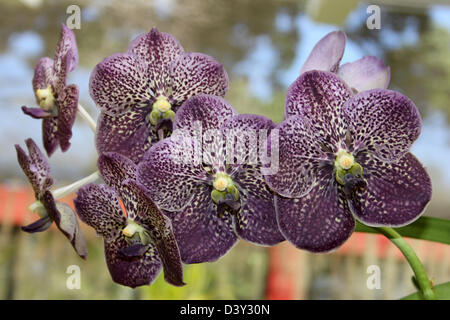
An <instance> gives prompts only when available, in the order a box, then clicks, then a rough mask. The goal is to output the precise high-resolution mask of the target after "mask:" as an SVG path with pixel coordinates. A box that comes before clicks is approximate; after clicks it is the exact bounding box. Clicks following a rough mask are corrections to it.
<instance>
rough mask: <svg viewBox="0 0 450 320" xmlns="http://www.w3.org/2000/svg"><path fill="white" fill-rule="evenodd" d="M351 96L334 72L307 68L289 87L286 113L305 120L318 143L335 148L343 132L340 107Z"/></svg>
mask: <svg viewBox="0 0 450 320" xmlns="http://www.w3.org/2000/svg"><path fill="white" fill-rule="evenodd" d="M351 95H352V93H351V91H350V89H349V87H348V86H347V85H346V84H345V83H344V82H343V81H342V80H341V79H340V78H339V77H338V76H336V75H335V74H334V73H331V72H324V71H309V72H306V73H304V74H303V75H301V76H300V77H299V78H298V79H297V80H295V82H294V83H293V84H292V85H291V86H290V87H289V89H288V93H287V95H286V106H285V116H286V118H288V117H290V116H292V115H300V116H302V117H304V118H306V119H308V120H309V122H310V123H311V125H312V126H313V128H314V131H315V133H316V136H317V138H318V140H319V142H321V143H324V144H327V145H328V147H329V148H332V149H333V151H337V148H338V147H340V146H341V144H342V143H343V141H344V140H345V134H346V128H345V123H344V121H343V108H342V106H343V105H344V103H345V102H346V101H347V100H348V99H349V98H350V96H351Z"/></svg>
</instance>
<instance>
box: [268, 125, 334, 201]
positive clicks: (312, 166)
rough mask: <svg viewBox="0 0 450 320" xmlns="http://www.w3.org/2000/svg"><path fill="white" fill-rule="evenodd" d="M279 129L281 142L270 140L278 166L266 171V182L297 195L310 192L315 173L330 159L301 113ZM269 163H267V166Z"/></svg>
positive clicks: (291, 195) (284, 194) (269, 144)
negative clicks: (271, 172)
mask: <svg viewBox="0 0 450 320" xmlns="http://www.w3.org/2000/svg"><path fill="white" fill-rule="evenodd" d="M275 130H278V132H279V142H278V141H276V140H275V142H278V145H277V144H276V143H275V145H273V142H272V139H270V140H269V141H268V148H267V149H268V152H269V154H271V153H274V152H276V151H277V150H275V148H278V153H279V166H278V170H276V168H274V169H275V170H274V173H273V174H266V175H265V180H266V183H267V185H268V186H269V187H270V189H272V190H273V191H275V192H276V193H278V194H280V195H282V196H284V197H288V198H295V197H301V196H303V195H305V194H307V193H308V192H309V191H310V190H311V188H312V186H313V183H314V181H315V180H316V172H317V170H318V168H319V167H320V166H321V165H323V163H325V162H326V161H327V159H328V156H327V154H326V153H325V152H324V151H323V150H322V149H321V147H320V144H319V143H318V142H317V139H316V137H315V135H314V132H313V131H312V130H313V129H311V128H310V125H309V124H308V123H305V121H304V119H302V118H301V117H299V116H293V117H290V118H288V119H286V120H285V121H283V122H282V123H281V124H280V125H279V126H278V127H277V128H275V129H274V130H272V132H271V135H273V134H274V133H275V132H277V131H275ZM269 165H270V164H268V165H265V167H268V166H269Z"/></svg>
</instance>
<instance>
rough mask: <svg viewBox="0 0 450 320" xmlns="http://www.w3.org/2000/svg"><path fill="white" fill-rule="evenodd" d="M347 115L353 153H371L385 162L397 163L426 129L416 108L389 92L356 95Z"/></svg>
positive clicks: (377, 90)
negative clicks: (367, 151)
mask: <svg viewBox="0 0 450 320" xmlns="http://www.w3.org/2000/svg"><path fill="white" fill-rule="evenodd" d="M344 112H345V118H346V122H347V124H348V130H349V133H350V139H351V147H350V149H351V150H350V151H354V152H355V153H356V152H358V151H362V150H369V151H370V152H371V153H372V154H373V155H374V156H376V157H378V158H380V159H382V160H385V161H395V160H397V159H399V158H401V157H402V156H403V155H404V154H405V153H406V152H408V151H409V149H410V147H411V144H412V143H413V142H414V141H415V140H416V139H417V138H418V136H419V134H420V130H421V126H422V120H421V117H420V114H419V111H418V110H417V107H416V105H415V104H414V103H413V102H412V101H411V100H410V99H409V98H407V97H405V96H404V95H402V94H400V93H398V92H395V91H391V90H386V89H373V90H369V91H365V92H361V93H359V94H357V95H355V96H353V97H352V98H351V99H350V100H349V101H348V102H347V103H346V104H345V106H344Z"/></svg>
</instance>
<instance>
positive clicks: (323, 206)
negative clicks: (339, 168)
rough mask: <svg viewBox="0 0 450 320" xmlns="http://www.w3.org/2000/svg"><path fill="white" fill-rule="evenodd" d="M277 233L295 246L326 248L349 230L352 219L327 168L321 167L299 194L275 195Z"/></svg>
mask: <svg viewBox="0 0 450 320" xmlns="http://www.w3.org/2000/svg"><path fill="white" fill-rule="evenodd" d="M275 207H276V210H277V220H278V225H279V227H280V231H281V233H282V234H283V235H284V236H285V237H286V239H287V240H288V241H289V242H291V243H292V244H293V245H295V246H296V247H297V248H299V249H304V250H308V251H311V252H329V251H332V250H335V249H337V248H338V247H339V246H341V245H342V244H343V243H344V242H345V241H346V240H347V239H348V238H349V237H350V235H351V234H352V233H353V230H354V228H355V220H354V218H353V216H352V214H351V213H350V209H349V208H348V204H347V201H346V199H345V196H344V193H343V192H342V191H340V190H339V189H338V186H337V183H336V181H335V179H334V178H333V177H332V171H331V170H323V171H322V172H320V173H319V174H318V180H317V181H316V182H315V183H314V186H313V188H312V189H311V191H310V192H309V193H308V194H307V195H305V196H304V197H301V198H294V199H288V198H283V197H280V196H276V197H275Z"/></svg>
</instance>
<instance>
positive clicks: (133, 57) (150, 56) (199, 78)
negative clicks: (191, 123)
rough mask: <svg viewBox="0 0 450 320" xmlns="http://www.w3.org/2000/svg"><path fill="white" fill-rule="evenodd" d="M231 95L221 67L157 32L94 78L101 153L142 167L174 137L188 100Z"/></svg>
mask: <svg viewBox="0 0 450 320" xmlns="http://www.w3.org/2000/svg"><path fill="white" fill-rule="evenodd" d="M227 90H228V75H227V73H226V71H225V69H224V68H223V66H222V65H221V64H219V63H218V62H217V61H215V60H214V59H213V58H212V57H210V56H207V55H205V54H201V53H193V52H189V53H184V50H183V48H182V47H181V45H180V44H179V43H178V41H177V40H176V39H175V38H174V37H172V36H171V35H170V34H167V33H164V32H159V31H158V30H157V29H156V28H153V29H152V30H151V31H150V32H149V33H147V34H143V35H141V36H139V37H137V38H136V39H135V40H134V41H133V42H132V43H131V45H130V47H129V49H128V52H126V53H119V54H114V55H112V56H109V57H107V58H106V59H104V60H103V61H102V62H100V63H99V64H98V65H97V66H96V68H95V69H94V71H93V72H92V74H91V80H90V93H91V97H92V99H93V100H94V101H95V103H96V104H97V106H98V107H99V108H100V109H101V111H102V113H101V115H100V118H99V122H98V131H97V149H98V151H99V153H100V154H101V153H103V152H109V151H114V152H119V153H121V154H124V155H126V156H127V157H129V158H131V159H132V160H133V161H135V162H138V161H139V160H140V159H141V158H142V155H143V154H144V153H145V151H146V150H147V149H148V148H149V147H150V146H151V145H152V144H153V143H155V142H157V141H158V140H160V139H161V138H162V137H165V136H167V135H169V134H170V133H171V131H172V120H173V118H174V115H175V113H176V111H177V110H178V108H179V107H180V106H181V104H182V103H183V102H184V101H186V99H188V98H189V97H191V96H194V95H196V94H200V93H205V94H214V95H218V96H224V95H225V93H226V92H227Z"/></svg>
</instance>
